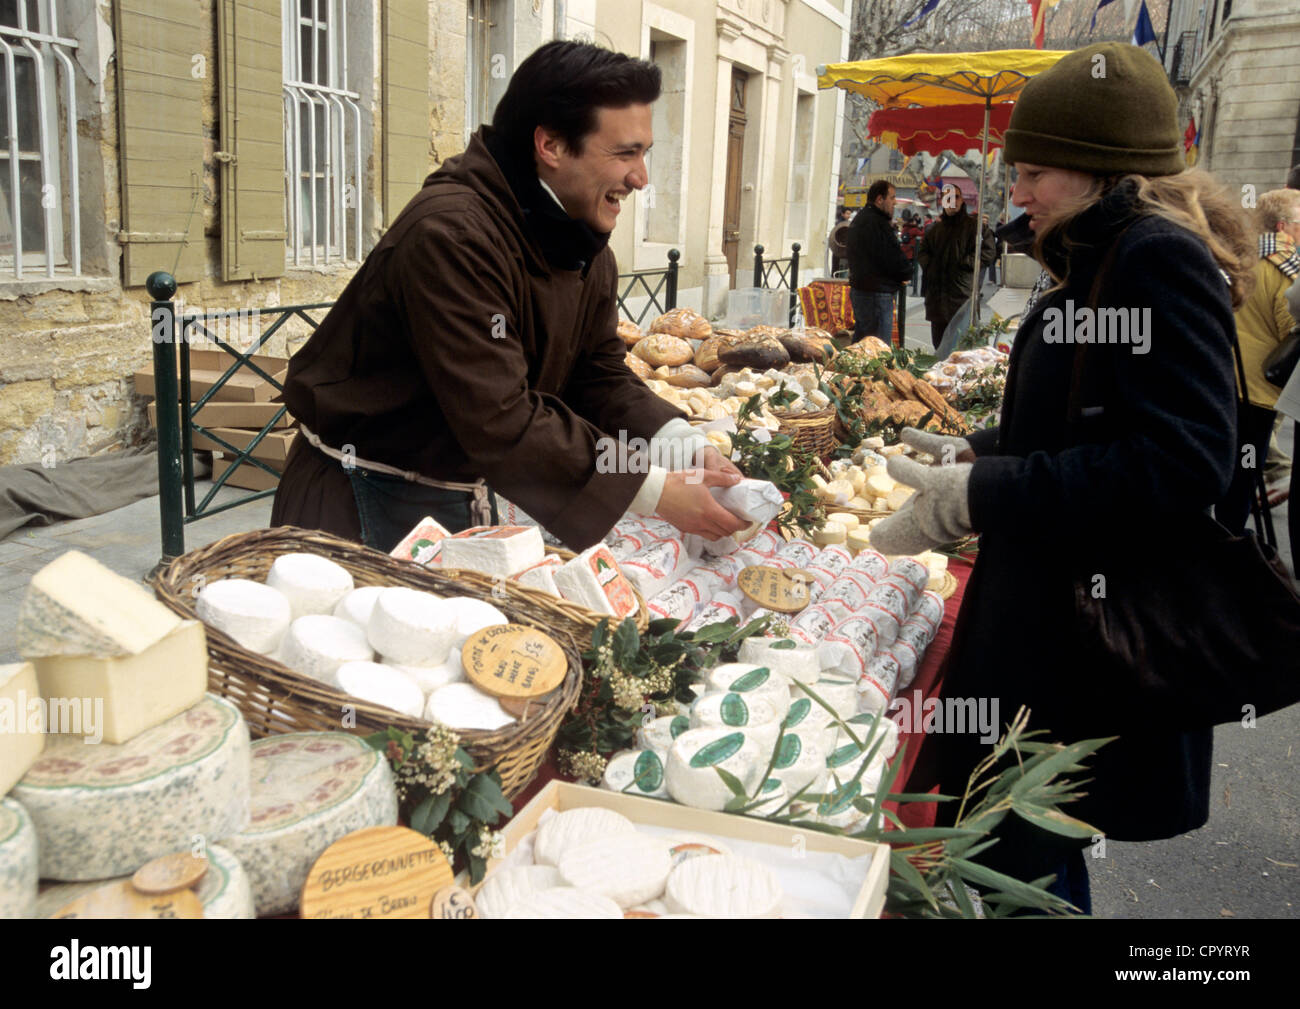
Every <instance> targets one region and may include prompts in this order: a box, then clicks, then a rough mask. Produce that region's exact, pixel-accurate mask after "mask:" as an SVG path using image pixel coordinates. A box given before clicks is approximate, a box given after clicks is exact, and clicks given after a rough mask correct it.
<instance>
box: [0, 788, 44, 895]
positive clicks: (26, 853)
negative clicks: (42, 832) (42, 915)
mask: <svg viewBox="0 0 1300 1009" xmlns="http://www.w3.org/2000/svg"><path fill="white" fill-rule="evenodd" d="M37 861H38V859H37V854H36V827H35V826H34V825H33V824H32V818H31V817H30V816H28V815H27V810H25V809H23V807H22V806H21V805H20V804H19V803H18V802H16V801H15V800H13V799H2V798H0V919H4V918H34V917H36V879H37Z"/></svg>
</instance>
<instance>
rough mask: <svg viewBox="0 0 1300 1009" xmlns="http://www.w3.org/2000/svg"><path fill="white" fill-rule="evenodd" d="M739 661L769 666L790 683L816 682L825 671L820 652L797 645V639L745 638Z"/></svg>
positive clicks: (809, 647) (806, 646) (803, 645)
mask: <svg viewBox="0 0 1300 1009" xmlns="http://www.w3.org/2000/svg"><path fill="white" fill-rule="evenodd" d="M790 645H794V647H793V648H791V647H790ZM740 661H741V662H748V663H751V664H752V665H756V666H766V667H767V668H768V669H770V670H772V671H773V672H775V673H780V674H781V675H782V676H784V677H786V678H787V679H789V680H792V681H793V680H799V681H801V682H803V683H816V682H817V677H818V676H820V675H821V671H822V666H821V662H820V661H818V659H817V649H816V648H813V647H811V646H809V645H806V644H802V643H798V642H795V640H794V638H760V637H751V638H746V639H745V640H744V641H742V642H741V644H740Z"/></svg>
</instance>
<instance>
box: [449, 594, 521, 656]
mask: <svg viewBox="0 0 1300 1009" xmlns="http://www.w3.org/2000/svg"><path fill="white" fill-rule="evenodd" d="M445 605H446V609H447V612H449V613H450V614H451V617H452V620H453V622H454V623H455V628H456V634H455V638H454V640H453V641H452V646H453V647H454V648H460V647H461V646H462V645H464V644H465V642H466V641H468V640H469V639H470V638H472V637H473V636H474V635H475V634H477V633H478V632H479V631H481V630H483V629H484V628H485V627H496V626H499V625H500V624H508V623H510V618H509V617H507V616H506V615H505V614H504V613H502V612H501V611H500V610H499V609H497V608H496V607H495V606H493V605H492V604H491V603H485V602H484V601H483V600H481V599H471V598H469V597H468V596H450V597H449V598H448V599H446V600H445Z"/></svg>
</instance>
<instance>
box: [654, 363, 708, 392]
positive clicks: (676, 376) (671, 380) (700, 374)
mask: <svg viewBox="0 0 1300 1009" xmlns="http://www.w3.org/2000/svg"><path fill="white" fill-rule="evenodd" d="M667 371H668V374H667V375H665V376H663V379H664V381H665V382H667V383H668V384H669V385H675V386H677V387H678V388H680V389H703V388H706V387H707V386H709V385H711V384H712V382H713V379H712V378H710V377H709V373H708V372H707V371H705V370H704V369H703V368H697V367H695V365H693V364H679V365H677V366H676V367H673V368H668V369H667ZM659 372H660V369H658V368H656V369H655V373H656V374H659Z"/></svg>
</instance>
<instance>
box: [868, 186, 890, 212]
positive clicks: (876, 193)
mask: <svg viewBox="0 0 1300 1009" xmlns="http://www.w3.org/2000/svg"><path fill="white" fill-rule="evenodd" d="M893 188H894V184H893V183H892V182H889V181H887V180H885V179H877V180H876V181H875V182H873V183H871V188H869V189H868V190H867V203H868V205H869V206H872V207H874V206H875V205H876V200H877V199H879V198H880V197H882V196H888V195H889V191H890V190H891V189H893Z"/></svg>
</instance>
